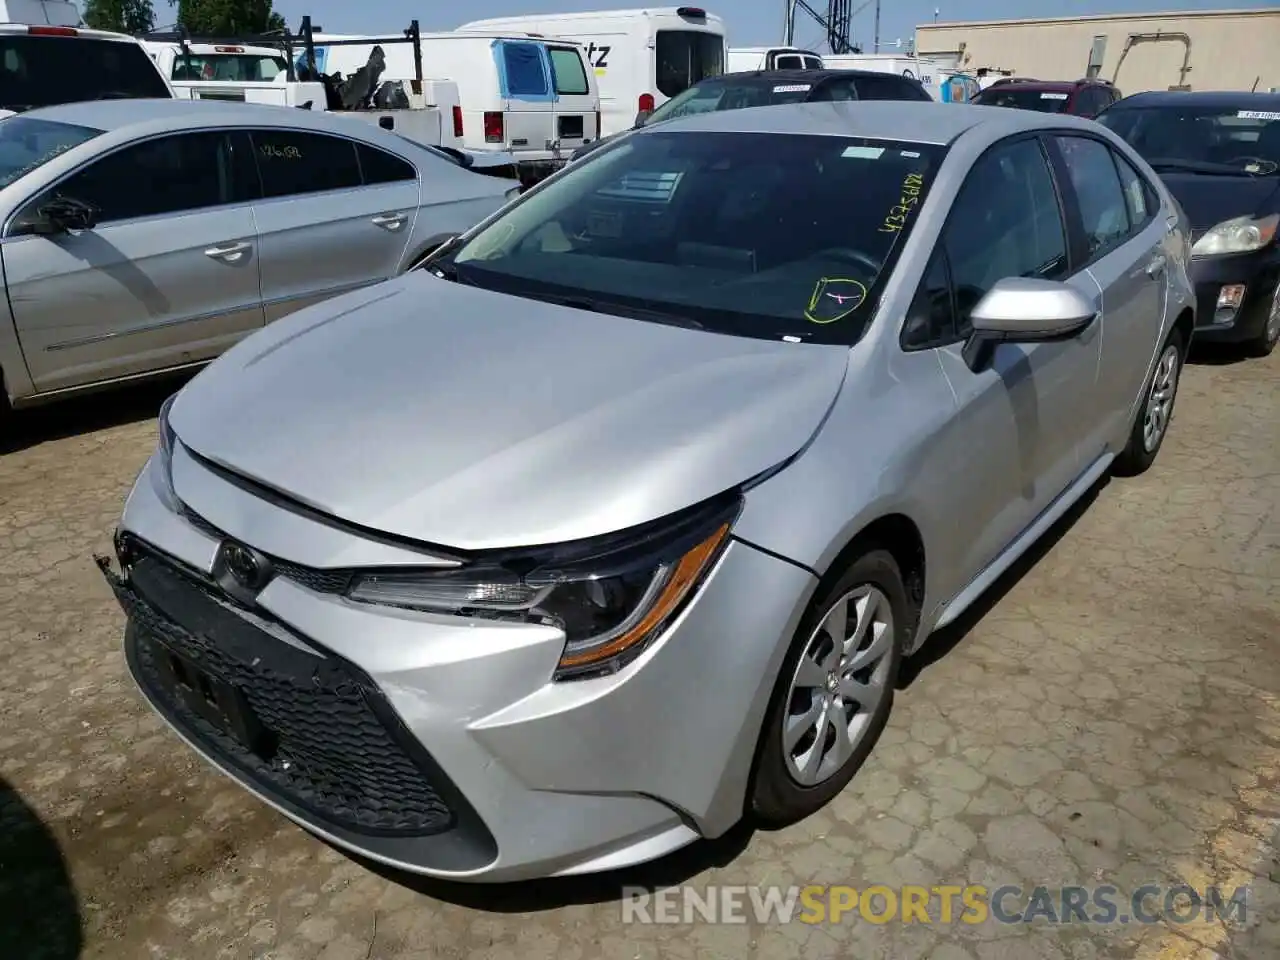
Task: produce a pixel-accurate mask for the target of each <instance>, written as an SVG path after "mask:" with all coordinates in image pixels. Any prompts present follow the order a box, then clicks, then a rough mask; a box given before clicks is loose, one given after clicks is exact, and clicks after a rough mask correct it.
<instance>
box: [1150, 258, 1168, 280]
mask: <svg viewBox="0 0 1280 960" xmlns="http://www.w3.org/2000/svg"><path fill="white" fill-rule="evenodd" d="M1165 262H1166V261H1165V258H1164V255H1163V254H1157V255H1156V256H1154V257H1152V258H1151V262H1150V263H1148V264H1147V276H1148V277H1151V278H1152V279H1153V280H1154V279H1155V278H1157V277H1159V276H1160V274H1162V273H1164V265H1165Z"/></svg>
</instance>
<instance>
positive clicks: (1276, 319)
mask: <svg viewBox="0 0 1280 960" xmlns="http://www.w3.org/2000/svg"><path fill="white" fill-rule="evenodd" d="M1277 343H1280V280H1278V281H1276V288H1275V290H1274V291H1273V292H1272V294H1271V304H1270V306H1269V307H1268V308H1267V315H1266V318H1265V319H1264V320H1263V322H1262V329H1261V330H1260V331H1258V335H1257V336H1256V337H1254V338H1253V339H1252V340H1250V341H1249V342H1248V343H1246V344H1245V350H1246V351H1247V352H1248V353H1249V355H1250V356H1252V357H1266V356H1269V355H1270V354H1271V351H1273V350H1274V349H1275V348H1276V344H1277Z"/></svg>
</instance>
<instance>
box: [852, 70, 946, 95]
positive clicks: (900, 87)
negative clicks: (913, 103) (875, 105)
mask: <svg viewBox="0 0 1280 960" xmlns="http://www.w3.org/2000/svg"><path fill="white" fill-rule="evenodd" d="M857 87H858V99H859V100H932V99H933V97H931V96H929V92H928V91H927V90H925V89H924V87H922V86H920V84H918V83H913V82H912V81H910V80H908V79H907V78H906V77H895V76H894V75H893V74H891V73H886V74H885V75H884V76H880V77H859V78H858V80H857Z"/></svg>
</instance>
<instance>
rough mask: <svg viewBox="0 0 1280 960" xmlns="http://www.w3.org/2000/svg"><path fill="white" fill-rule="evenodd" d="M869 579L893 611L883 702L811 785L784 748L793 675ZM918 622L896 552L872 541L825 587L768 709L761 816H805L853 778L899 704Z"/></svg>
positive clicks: (755, 787)
mask: <svg viewBox="0 0 1280 960" xmlns="http://www.w3.org/2000/svg"><path fill="white" fill-rule="evenodd" d="M864 585H866V586H871V587H874V588H876V589H877V590H879V591H880V593H881V594H883V596H884V598H885V599H887V601H888V604H889V609H890V611H891V612H892V619H893V623H892V628H893V630H892V637H891V638H890V645H889V649H888V651H887V652H886V654H885V655H884V656H885V660H886V661H887V670H886V672H885V676H884V691H883V694H882V695H881V698H880V701H879V703H878V704H877V705H876V706H875V708H874V709H873V710H871V711H869V712H868V713H869V715H868V718H867V721H866V723H865V727H864V730H863V732H862V733H861V739H860V740H859V741H858V742H857V743H856V744H855V745H854V748H853V752H852V753H851V754H850V755H849V756H848V758H846V759H845V760H844V762H843V763H842V764H841V765H840V766H839V768H838V769H837V770H835V771H834V772H833V773H831V774H830V775H829V776H828V777H827V778H826V779H823V780H822V781H820V782H818V783H816V784H814V785H812V786H805V785H802V784H801V783H800V782H799V781H798V780H797V779H796V777H795V776H793V775H792V773H791V771H790V770H789V769H788V763H787V760H786V753H785V751H784V749H783V726H784V723H785V721H786V718H787V716H788V714H789V712H790V710H791V708H792V696H793V693H792V681H793V679H794V678H795V675H796V670H797V667H798V665H799V661H800V658H801V656H803V655H805V653H806V650H808V649H809V647H810V642H811V638H812V637H813V636H814V634H815V631H816V630H817V629H818V625H819V624H821V623H822V622H823V620H824V618H825V617H826V615H827V613H828V611H829V610H830V609H831V608H832V606H833V605H834V604H835V602H836V601H837V600H838V599H839V598H841V597H844V596H846V595H847V594H849V593H850V591H853V590H855V589H857V588H860V587H862V586H864ZM914 622H915V618H914V617H913V616H912V615H911V607H910V603H909V602H908V600H907V591H906V588H905V587H904V585H903V582H902V573H901V571H900V570H899V569H898V564H897V563H896V562H895V561H894V559H893V556H892V555H891V554H890V553H888V552H887V551H885V550H880V549H875V548H874V547H869V548H868V549H867V550H866V552H864V553H862V554H861V555H860V556H858V557H857V558H856V559H855V560H854V561H853V563H852V564H850V565H849V567H848V568H847V569H846V570H845V571H844V573H843V574H842V575H841V576H840V577H839V579H837V580H834V581H832V582H831V583H829V584H827V585H824V586H822V587H819V589H818V592H817V594H816V595H815V596H814V598H813V600H812V601H811V602H810V604H809V609H808V610H807V611H806V612H805V615H804V617H803V618H802V619H801V621H800V626H799V628H798V629H797V631H796V635H795V637H794V639H793V640H792V642H791V649H790V650H789V651H788V652H787V656H786V658H785V659H784V660H783V663H782V669H781V671H780V673H779V675H778V679H777V682H776V683H775V685H774V689H773V694H772V697H771V698H770V701H769V709H768V711H767V713H766V715H765V721H764V728H763V729H762V730H761V732H760V739H759V742H758V743H757V745H756V756H755V763H754V765H753V772H752V779H751V787H750V790H749V792H748V797H749V810H750V812H751V815H752V816H753V817H754V818H755V819H756V820H757V822H760V823H762V824H765V825H769V826H783V825H786V824H789V823H794V822H796V821H797V820H801V819H803V818H805V817H807V816H809V815H810V814H812V813H814V812H815V811H817V810H819V809H821V808H822V807H823V806H825V805H826V804H827V803H828V802H829V801H830V800H831V798H832V797H834V796H835V795H836V794H838V793H839V792H840V791H841V790H843V789H844V788H845V786H846V785H847V784H848V783H849V781H850V780H852V779H853V776H854V774H855V773H857V772H858V769H859V768H860V767H861V766H862V764H863V762H864V761H865V760H866V758H867V757H868V756H869V755H870V753H871V751H872V749H873V748H874V747H875V745H876V741H877V740H879V739H880V733H881V731H882V730H883V729H884V725H885V721H886V720H887V719H888V717H889V712H890V710H892V708H893V693H894V687H895V685H896V684H897V680H898V671H899V668H900V667H901V663H902V651H903V649H904V648H905V646H906V643H907V639H908V635H909V632H910V630H911V624H913V623H914ZM826 733H827V728H825V727H824V728H823V734H824V735H826Z"/></svg>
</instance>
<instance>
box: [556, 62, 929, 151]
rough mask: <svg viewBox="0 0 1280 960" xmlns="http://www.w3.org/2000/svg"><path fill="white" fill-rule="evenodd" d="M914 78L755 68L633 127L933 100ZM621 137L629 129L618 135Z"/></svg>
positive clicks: (699, 86) (692, 91) (686, 95)
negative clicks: (788, 108) (831, 103)
mask: <svg viewBox="0 0 1280 960" xmlns="http://www.w3.org/2000/svg"><path fill="white" fill-rule="evenodd" d="M932 99H933V97H931V96H929V91H928V90H926V89H925V88H924V87H923V86H922V85H921V83H920V81H919V80H916V79H915V78H914V77H903V76H899V75H898V74H896V73H876V72H874V71H871V70H756V71H752V72H750V73H726V74H724V75H723V76H719V77H708V78H707V79H705V80H701V81H699V82H698V83H695V84H694V85H693V86H691V87H689V89H687V90H685V91H684V92H682V93H678V94H676V95H675V96H674V97H672V98H671V99H670V100H668V101H667V102H666V103H664V104H662V105H661V106H660V107H658V109H657V110H654V111H653V112H652V113H641V114H639V115H638V116H637V117H636V122H635V126H633V127H632V128H631V129H632V130H635V129H636V128H638V127H643V126H648V125H649V124H653V123H661V122H662V121H663V120H674V119H675V118H676V117H683V116H687V115H689V114H692V113H711V112H712V111H716V110H741V109H742V108H744V107H767V106H772V105H774V104H779V103H806V102H808V101H811V100H932ZM622 133H623V134H625V133H630V130H624V131H622ZM621 135H622V134H614V135H613V136H612V137H601V138H600V139H599V140H596V141H595V142H594V143H588V144H584V145H583V146H581V147H579V148H578V149H577V150H576V151H575V152H574V154H573V156H572V157H571V158H570V159H571V160H578V159H580V158H581V157H583V156H585V155H586V154H588V153H590V152H591V151H592V150H594V149H595V148H596V147H598V146H600V145H601V144H604V143H608V142H609V141H610V140H612V139H613V137H617V136H621Z"/></svg>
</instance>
